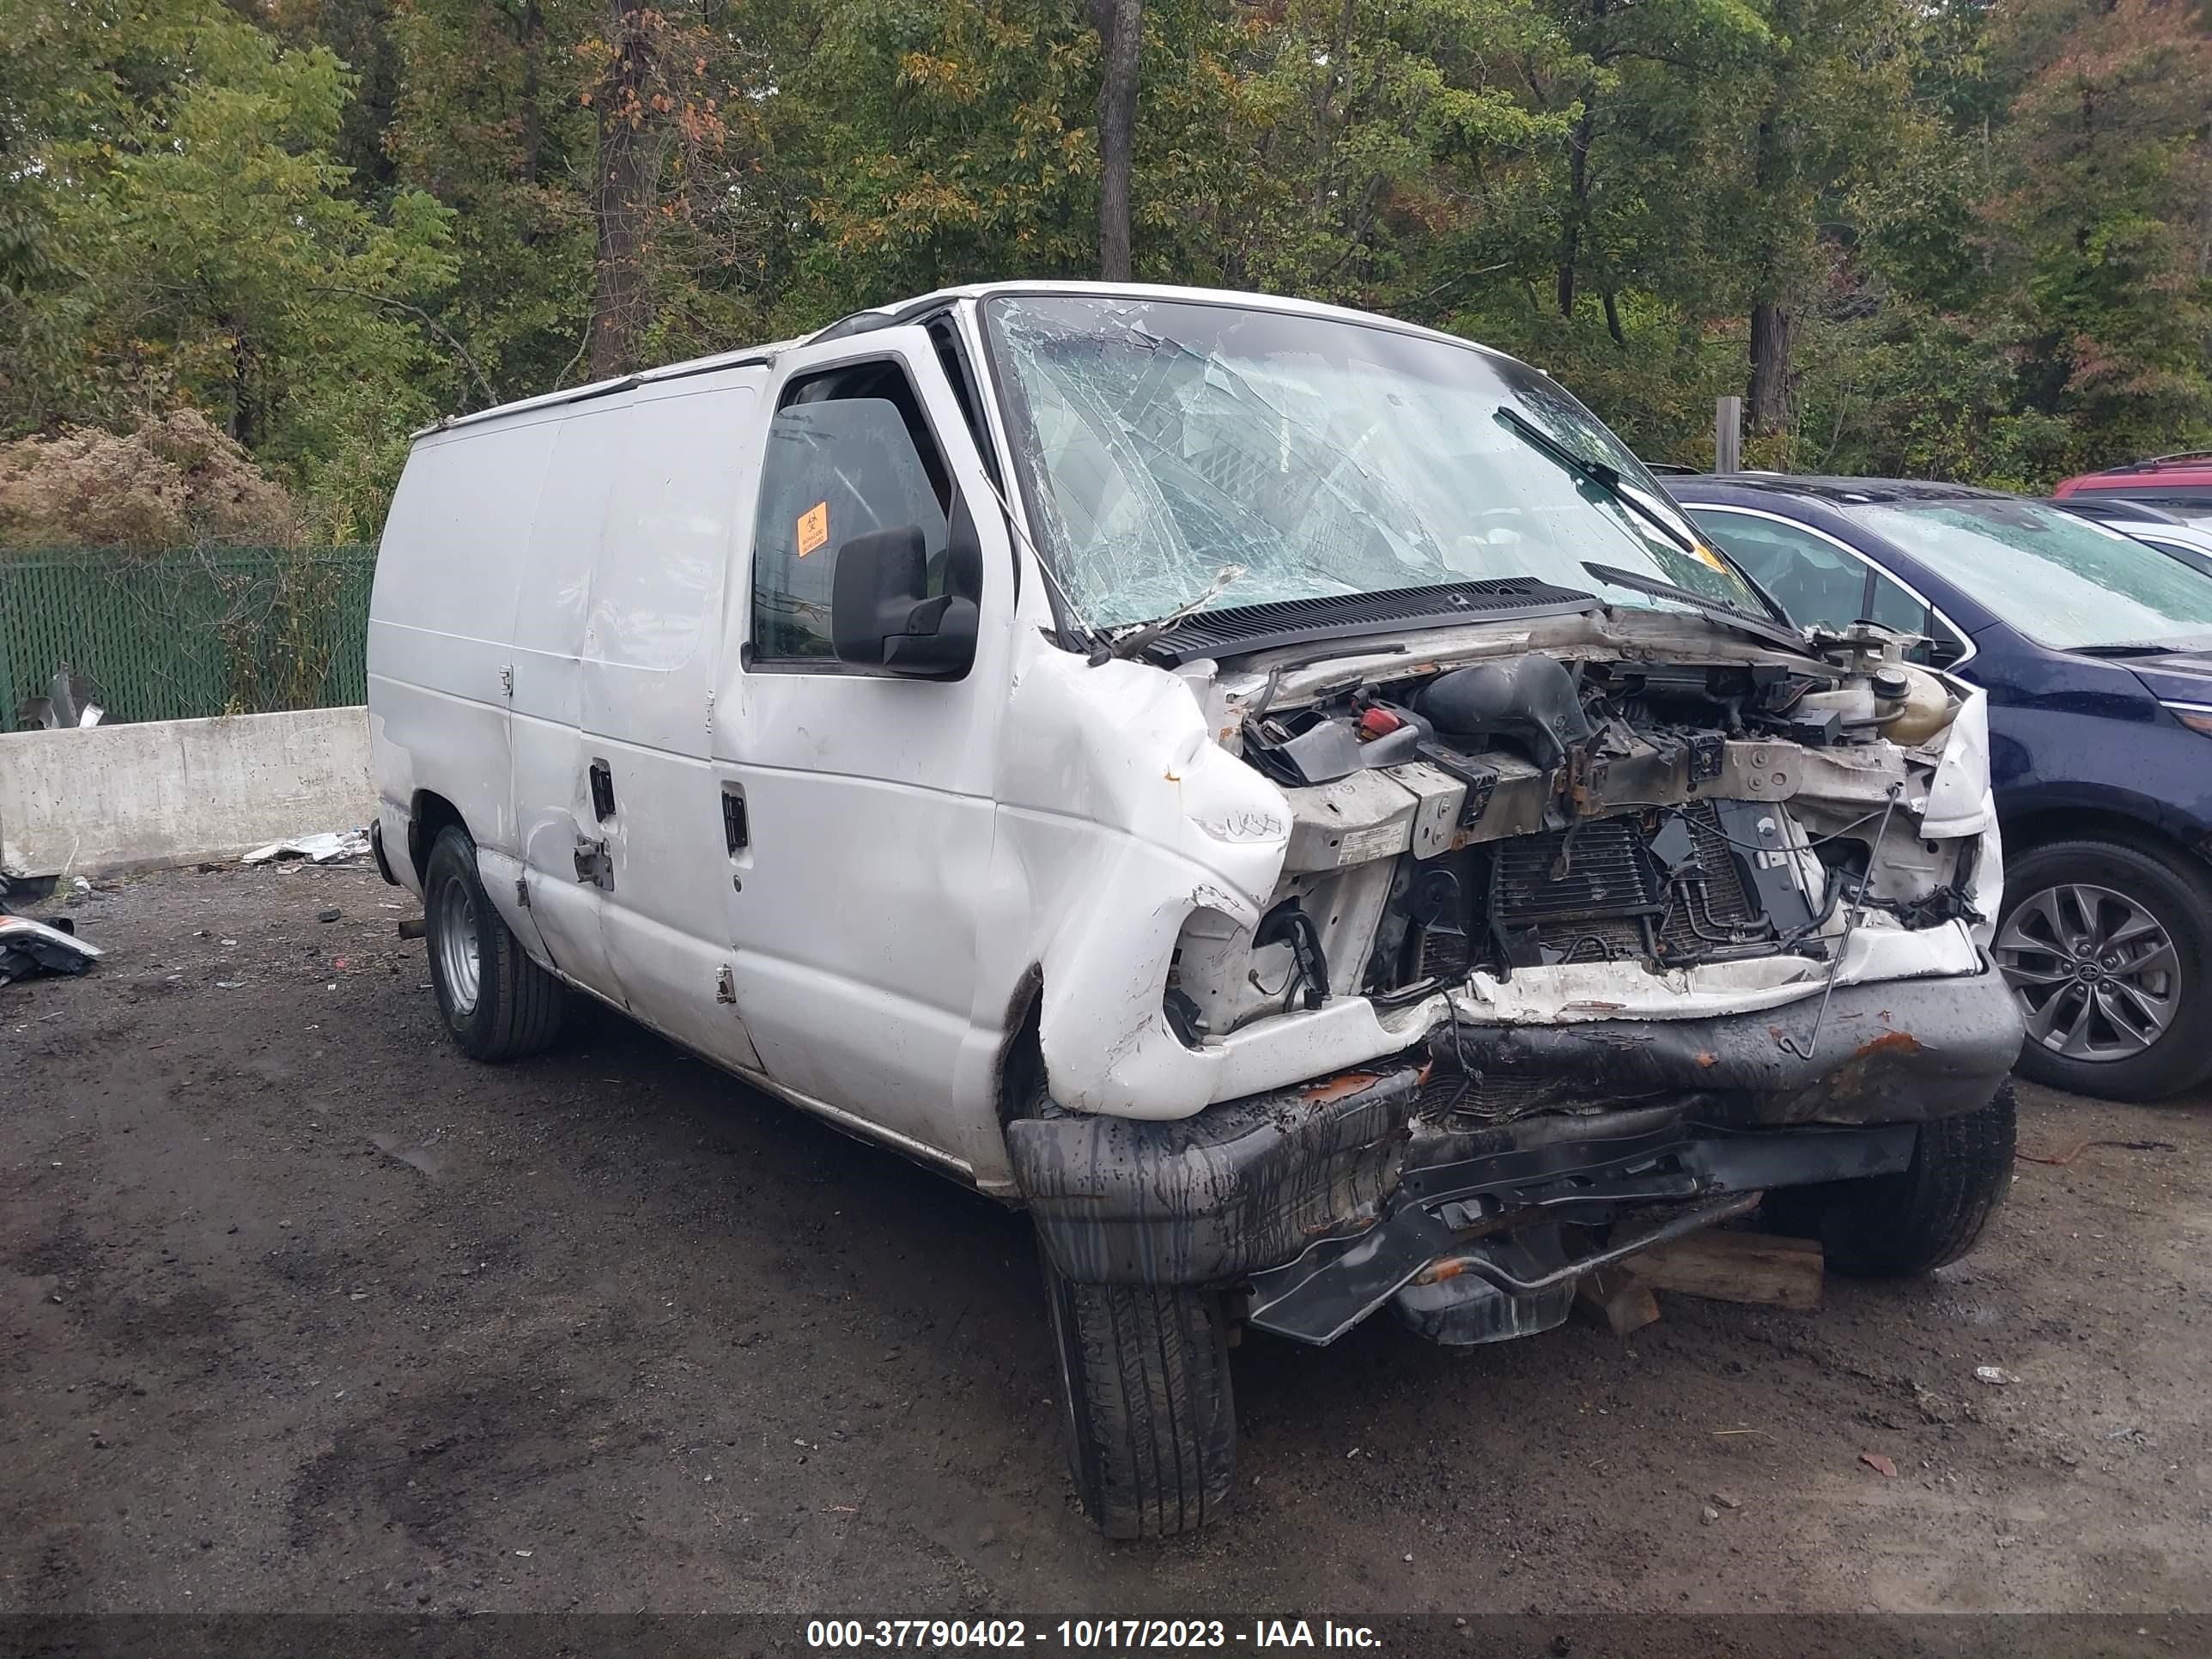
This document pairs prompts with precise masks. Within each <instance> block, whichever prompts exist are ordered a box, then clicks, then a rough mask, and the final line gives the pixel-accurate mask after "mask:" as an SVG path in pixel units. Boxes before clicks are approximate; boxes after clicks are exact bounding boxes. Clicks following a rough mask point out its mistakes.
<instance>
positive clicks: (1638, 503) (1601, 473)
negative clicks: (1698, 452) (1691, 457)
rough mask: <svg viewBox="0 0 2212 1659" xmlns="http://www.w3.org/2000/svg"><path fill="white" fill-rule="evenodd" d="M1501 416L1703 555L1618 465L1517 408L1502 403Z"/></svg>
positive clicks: (1689, 549) (1684, 547)
mask: <svg viewBox="0 0 2212 1659" xmlns="http://www.w3.org/2000/svg"><path fill="white" fill-rule="evenodd" d="M1498 419H1499V420H1501V421H1503V422H1504V423H1505V424H1506V426H1507V427H1508V428H1510V429H1511V430H1512V431H1513V432H1514V433H1515V434H1516V435H1517V436H1519V437H1521V438H1522V439H1523V440H1524V441H1527V442H1528V443H1530V444H1533V445H1534V447H1537V448H1538V449H1541V450H1542V451H1543V452H1544V453H1546V454H1547V455H1549V456H1550V457H1551V458H1552V459H1553V460H1555V461H1557V462H1558V463H1559V465H1561V466H1564V467H1565V468H1566V469H1567V471H1570V472H1572V473H1575V474H1577V475H1578V476H1579V477H1584V478H1587V479H1589V481H1590V482H1591V483H1594V484H1595V485H1596V486H1597V487H1598V488H1599V489H1602V490H1603V491H1605V493H1606V494H1607V495H1610V496H1612V497H1613V500H1614V501H1618V502H1620V504H1621V505H1622V506H1623V507H1626V508H1627V509H1628V510H1629V511H1630V512H1632V513H1634V514H1635V515H1636V516H1637V517H1638V518H1639V519H1641V520H1644V523H1646V524H1648V525H1650V526H1651V527H1652V528H1653V529H1654V530H1656V531H1657V532H1659V533H1660V534H1661V535H1662V536H1664V537H1665V538H1667V539H1668V541H1670V542H1672V543H1674V545H1675V546H1677V547H1679V548H1680V549H1681V550H1682V551H1684V552H1685V553H1686V554H1688V555H1689V556H1691V557H1692V558H1693V559H1694V558H1697V557H1699V551H1698V544H1697V543H1696V542H1694V541H1692V539H1691V538H1689V537H1687V536H1686V535H1684V534H1683V533H1682V532H1681V531H1680V529H1679V528H1677V527H1676V526H1674V525H1672V524H1669V523H1668V521H1667V515H1666V514H1665V513H1660V512H1658V511H1656V510H1655V509H1654V508H1652V507H1648V506H1646V505H1645V504H1644V501H1642V500H1641V499H1639V498H1638V496H1637V495H1636V494H1635V493H1634V492H1633V491H1632V490H1628V489H1623V488H1622V487H1621V481H1620V469H1619V468H1618V467H1613V466H1607V465H1606V464H1605V463H1604V462H1603V461H1594V460H1592V459H1590V458H1589V456H1587V455H1584V454H1582V453H1578V452H1577V451H1575V450H1572V449H1570V448H1569V447H1567V446H1566V445H1565V444H1563V443H1561V442H1560V441H1559V440H1558V439H1557V438H1554V437H1553V435H1551V434H1550V433H1548V432H1547V431H1545V430H1544V428H1542V427H1541V426H1538V425H1537V424H1536V423H1535V422H1534V421H1532V420H1530V419H1528V416H1525V415H1522V414H1520V413H1518V412H1517V411H1516V410H1511V409H1507V408H1503V407H1501V408H1500V409H1499V410H1498Z"/></svg>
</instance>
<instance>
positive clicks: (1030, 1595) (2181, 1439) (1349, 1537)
mask: <svg viewBox="0 0 2212 1659" xmlns="http://www.w3.org/2000/svg"><path fill="white" fill-rule="evenodd" d="M403 905H404V906H405V908H401V907H402V906H403ZM330 908H336V909H337V910H338V911H340V912H341V915H340V916H339V919H338V920H337V921H330V922H323V921H319V920H318V916H319V914H320V913H322V912H324V911H325V910H327V909H330ZM413 913H414V907H413V903H412V901H411V900H407V899H406V898H405V897H404V895H402V894H401V893H400V892H399V891H398V890H397V889H393V888H388V887H386V886H385V885H383V884H381V883H380V881H379V880H378V879H377V878H376V877H375V875H374V872H371V871H369V870H367V869H365V868H362V867H359V866H355V867H350V868H333V869H328V870H320V869H313V868H301V867H296V866H288V867H284V868H263V869H259V870H251V871H248V870H239V869H227V870H223V871H220V872H176V873H171V874H167V875H162V876H158V877H152V878H143V879H139V880H134V881H128V882H124V883H120V884H115V885H114V886H112V888H108V889H106V890H100V891H96V892H94V893H93V894H91V895H89V896H84V897H83V898H82V900H81V902H78V904H77V905H76V908H75V911H74V914H75V915H76V916H77V918H78V920H79V923H80V926H81V927H82V931H83V934H84V936H85V937H86V938H88V939H91V940H92V941H93V942H94V943H97V944H99V945H103V946H104V947H106V950H107V951H108V952H109V955H108V956H107V957H106V960H105V961H104V962H103V963H101V964H100V967H99V969H97V970H96V971H95V972H94V974H93V975H91V976H89V977H87V978H84V979H81V980H58V979H44V980H39V981H29V982H27V983H22V984H19V985H16V986H14V987H0V1290H4V1301H0V1610H7V1611H15V1612H23V1611H32V1612H38V1611H56V1612H59V1611H81V1610H88V1611H100V1610H120V1609H132V1610H144V1609H160V1610H170V1611H182V1610H197V1611H209V1610H217V1609H248V1610H264V1609H291V1610H324V1611H349V1612H350V1611H374V1610H385V1611H403V1612H408V1613H414V1612H416V1611H417V1610H420V1609H430V1610H435V1611H441V1612H442V1611H453V1610H518V1609H527V1610H539V1611H557V1610H562V1609H591V1610H597V1611H631V1610H641V1609H643V1610H671V1611H672V1610H715V1611H739V1612H741V1611H749V1610H777V1611H790V1610H794V1609H796V1610H803V1611H807V1612H843V1611H850V1612H854V1613H867V1614H870V1615H875V1614H879V1613H883V1612H884V1610H885V1609H886V1608H890V1607H913V1608H915V1609H917V1610H932V1611H934V1612H937V1613H940V1614H941V1613H960V1612H963V1611H969V1612H972V1611H976V1610H1000V1611H1006V1612H1019V1611H1030V1612H1042V1611H1046V1610H1055V1611H1054V1617H1060V1616H1065V1615H1066V1613H1069V1612H1070V1611H1081V1610H1085V1609H1090V1610H1094V1611H1096V1612H1099V1613H1106V1612H1112V1613H1178V1612H1180V1613H1190V1612H1194V1611H1195V1610H1197V1609H1200V1608H1204V1609H1206V1610H1208V1611H1209V1612H1211V1613H1222V1612H1226V1611H1230V1610H1232V1609H1240V1608H1254V1609H1268V1608H1278V1609H1279V1608H1292V1607H1303V1608H1310V1609H1313V1608H1318V1609H1327V1610H1330V1611H1335V1612H1342V1611H1345V1610H1352V1609H1357V1610H1364V1611H1368V1612H1374V1613H1383V1612H1398V1613H1410V1612H1437V1613H1457V1614H1476V1613H1486V1612H1510V1613H1536V1612H1545V1613H1549V1612H1554V1611H1559V1610H1568V1609H1583V1610H1590V1611H1601V1612H1603V1611H1616V1612H1636V1613H1659V1612H1699V1613H1729V1612H1751V1611H1778V1610H1819V1611H1826V1612H1836V1613H1849V1612H1853V1611H1857V1610H1863V1609H1886V1610H1907V1611H1909V1610H1920V1609H1936V1608H1942V1609H1948V1610H1972V1609H2004V1610H2046V1611H2064V1612H2074V1613H2115V1612H2124V1613H2135V1614H2156V1613H2168V1612H2179V1611H2186V1612H2189V1613H2201V1612H2203V1611H2205V1610H2207V1609H2208V1608H2212V1492H2208V1486H2207V1482H2208V1470H2212V1459H2208V1455H2207V1453H2208V1449H2212V1371H2208V1357H2209V1356H2212V1276H2209V1275H2208V1272H2207V1266H2206V1264H2207V1262H2208V1261H2212V1114H2208V1112H2207V1111H2206V1110H2205V1105H2206V1103H2205V1102H2204V1101H2203V1100H2197V1101H2183V1102H2179V1103H2172V1104H2169V1105H2165V1106H2160V1107H2157V1108H2125V1107H2113V1106H2106V1105H2100V1104H2097V1103H2089V1102H2083V1101H2078V1100H2072V1099H2067V1098H2062V1097H2053V1096H2051V1095H2048V1094H2045V1093H2042V1092H2039V1091H2035V1090H2033V1089H2028V1090H2025V1091H2023V1098H2024V1117H2023V1122H2022V1129H2021V1144H2022V1147H2023V1150H2024V1151H2027V1152H2035V1153H2040V1154H2044V1155H2046V1156H2048V1155H2054V1154H2063V1152H2066V1151H2067V1150H2069V1148H2072V1147H2073V1146H2075V1145H2076V1144H2077V1143H2079V1142H2081V1141H2082V1140H2085V1139H2092V1138H2102V1139H2116V1140H2127V1141H2155V1142H2160V1143H2164V1145H2163V1146H2162V1147H2161V1148H2159V1149H2154V1150H2127V1149H2121V1148H2113V1147H2093V1148H2091V1149H2089V1150H2087V1151H2086V1152H2082V1153H2081V1156H2080V1157H2079V1158H2078V1159H2077V1160H2076V1161H2075V1162H2073V1163H2071V1164H2065V1165H2063V1167H2062V1166H2057V1165H2052V1164H2038V1163H2031V1162H2027V1161H2023V1162H2021V1164H2018V1166H2017V1179H2016V1181H2015V1185H2014V1188H2013V1193H2012V1196H2011V1200H2010V1202H2009V1204H2008V1207H2007V1209H2006V1210H2005V1211H2004V1212H2003V1213H2002V1216H2001V1217H2000V1218H1999V1221H1998V1223H1997V1225H1996V1228H1995V1230H1994V1232H1993V1236H1992V1237H1990V1238H1989V1239H1988V1240H1987V1242H1986V1243H1984V1247H1983V1249H1981V1251H1980V1252H1979V1253H1978V1255H1974V1256H1972V1258H1970V1259H1969V1260H1968V1261H1966V1262H1964V1263H1962V1264H1960V1265H1959V1266H1957V1267H1952V1268H1949V1269H1947V1270H1945V1271H1944V1272H1943V1273H1941V1274H1939V1275H1937V1276H1936V1278H1935V1279H1932V1280H1929V1281H1927V1282H1923V1283H1920V1284H1914V1285H1883V1286H1874V1285H1857V1284H1851V1283H1849V1282H1844V1281H1832V1282H1831V1284H1830V1286H1829V1289H1828V1292H1827V1295H1826V1305H1825V1306H1824V1307H1823V1308H1822V1309H1821V1310H1820V1311H1819V1312H1817V1313H1814V1314H1802V1315H1801V1314H1787V1313H1780V1312H1775V1311H1771V1310H1759V1309H1753V1308H1746V1307H1738V1306H1732V1305H1724V1304H1717V1303H1711V1302H1701V1301H1699V1300H1695V1299H1692V1298H1690V1297H1680V1296H1674V1297H1662V1301H1663V1303H1664V1305H1665V1310H1666V1316H1665V1318H1664V1319H1663V1321H1662V1322H1661V1323H1659V1324H1657V1325H1656V1326H1652V1327H1650V1328H1648V1329H1646V1330H1644V1331H1642V1332H1639V1333H1638V1334H1635V1335H1633V1336H1632V1337H1629V1338H1627V1339H1625V1340H1624V1339H1620V1338H1616V1337H1614V1336H1612V1335H1610V1334H1607V1333H1605V1332H1603V1331H1602V1330H1600V1329H1596V1328H1590V1327H1589V1326H1586V1325H1583V1324H1581V1323H1579V1322H1577V1323H1574V1324H1571V1325H1569V1326H1568V1327H1566V1328H1563V1329H1561V1330H1559V1331H1557V1332H1554V1333H1553V1334H1547V1335H1544V1336H1541V1337H1537V1338H1534V1339H1532V1340H1526V1341H1521V1342H1515V1343H1510V1344H1506V1345H1504V1346H1496V1347H1488V1348H1480V1349H1476V1350H1474V1351H1472V1352H1468V1353H1465V1354H1459V1355H1455V1354H1451V1353H1447V1352H1441V1351H1438V1350H1436V1349H1433V1348H1430V1347H1427V1346H1424V1345H1423V1344H1421V1343H1420V1342H1419V1341H1417V1340H1414V1339H1413V1338H1412V1337H1410V1336H1409V1335H1407V1334H1405V1333H1403V1332H1402V1331H1401V1330H1400V1329H1399V1328H1397V1327H1396V1326H1395V1323H1393V1322H1391V1321H1390V1320H1389V1319H1388V1318H1378V1319H1376V1320H1373V1321H1370V1322H1369V1323H1368V1324H1367V1325H1366V1326H1364V1327H1363V1328H1360V1329H1359V1330H1358V1331H1356V1332H1354V1333H1353V1334H1352V1335H1351V1336H1350V1337H1348V1338H1346V1340H1343V1341H1342V1342H1340V1343H1339V1344H1337V1345H1336V1346H1334V1347H1333V1348H1328V1349H1322V1350H1307V1349H1303V1348H1298V1347H1295V1346H1289V1345H1286V1344H1283V1343H1279V1342H1275V1341H1272V1340H1267V1339H1265V1338H1261V1337H1258V1336H1255V1337H1254V1338H1252V1339H1251V1340H1249V1341H1247V1342H1246V1343H1245V1344H1244V1345H1243V1346H1242V1347H1241V1348H1239V1350H1238V1351H1237V1355H1236V1370H1235V1378H1236V1387H1237V1394H1238V1401H1239V1406H1240V1409H1241V1413H1242V1420H1243V1466H1242V1475H1241V1490H1240V1492H1239V1494H1238V1500H1239V1501H1238V1508H1237V1511H1236V1513H1235V1514H1234V1515H1233V1516H1231V1518H1230V1519H1229V1520H1228V1521H1227V1522H1226V1523H1225V1524H1223V1525H1221V1526H1219V1527H1218V1528H1214V1529H1212V1530H1211V1531H1209V1532H1207V1533H1206V1534H1203V1535H1201V1536H1200V1537H1197V1538H1194V1539H1189V1540H1184V1541H1176V1542H1173V1543H1170V1544H1166V1545H1160V1546H1139V1545H1109V1544H1107V1543H1104V1542H1103V1541H1100V1540H1099V1539H1098V1538H1097V1535H1096V1534H1094V1533H1093V1532H1092V1531H1091V1528H1090V1527H1089V1526H1088V1525H1087V1524H1086V1523H1085V1521H1084V1519H1083V1517H1082V1516H1081V1515H1080V1514H1079V1511H1078V1510H1077V1509H1076V1507H1075V1504H1074V1501H1073V1497H1072V1494H1071V1491H1070V1487H1069V1485H1068V1482H1067V1480H1066V1476H1065V1474H1064V1473H1063V1471H1062V1467H1061V1463H1060V1453H1059V1449H1058V1446H1057V1444H1056V1439H1055V1436H1056V1432H1057V1429H1056V1418H1055V1413H1054V1407H1053V1406H1052V1403H1051V1391H1052V1372H1051V1364H1050V1360H1049V1358H1048V1352H1047V1342H1046V1335H1045V1328H1044V1321H1043V1311H1042V1297H1041V1294H1040V1291H1039V1287H1038V1284H1037V1274H1036V1261H1035V1256H1034V1252H1033V1249H1032V1247H1031V1244H1030V1238H1029V1235H1028V1233H1027V1231H1026V1230H1025V1227H1024V1223H1023V1221H1022V1219H1021V1218H1020V1217H1019V1216H1018V1215H1015V1214H1012V1213H1010V1212H1006V1211H1003V1210H1001V1209H1000V1208H998V1207H996V1206H993V1205H992V1204H990V1203H988V1202H987V1201H985V1200H981V1199H978V1198H975V1197H974V1196H972V1195H969V1194H963V1193H962V1192H960V1191H958V1190H957V1189H956V1188H953V1187H951V1186H950V1185H949V1184H947V1183H945V1182H944V1181H943V1180H941V1179H940V1178H939V1177H938V1176H933V1175H930V1174H928V1173H927V1172H925V1171H923V1170H919V1169H916V1168H914V1167H911V1166H909V1165H908V1164H905V1163H903V1162H902V1161H901V1160H899V1159H898V1158H895V1157H892V1156H890V1155H888V1154H885V1153H882V1152H875V1151H873V1150H871V1149H868V1148H866V1147H863V1146H858V1145H856V1144H854V1142H852V1141H850V1140H848V1139H844V1138H842V1136H840V1135H838V1134H836V1133H834V1132H832V1131H830V1130H829V1129H828V1128H826V1127H823V1126H821V1125H819V1124H817V1123H816V1122H814V1121H811V1120H810V1119H807V1118H805V1117H804V1116H802V1115H799V1114H798V1113H795V1112H793V1111H791V1110H789V1109H785V1108H783V1107H781V1106H779V1105H776V1104H775V1103H770V1102H768V1101H765V1100H763V1099H762V1098H760V1097H757V1096H756V1095H754V1094H752V1093H751V1092H750V1091H748V1090H746V1089H745V1088H744V1087H743V1086H742V1085H738V1084H736V1083H734V1082H732V1081H731V1080H729V1079H726V1078H725V1077H723V1076H722V1075H720V1073H716V1072H714V1071H712V1070H710V1069H709V1068H708V1067H707V1066H702V1065H701V1064H699V1063H697V1062H696V1061H694V1060H690V1058H688V1057H686V1056H685V1055H684V1054H680V1053H678V1051H676V1050H674V1049H672V1048H670V1047H668V1046H667V1045H666V1044H665V1043H663V1042H659V1040H657V1039H655V1038H653V1037H652V1036H648V1035H646V1034H645V1033H643V1032H641V1031H640V1030H637V1029H635V1028H634V1027H632V1026H630V1025H629V1024H627V1023H626V1022H624V1021H623V1020H621V1019H619V1018H616V1017H614V1016H612V1015H611V1014H601V1013H591V1012H585V1013H583V1014H582V1015H581V1017H580V1018H577V1019H576V1020H575V1022H574V1025H573V1026H572V1028H571V1032H570V1035H569V1036H568V1037H567V1038H566V1039H565V1040H564V1042H562V1046H561V1047H560V1048H558V1049H557V1050H556V1052H555V1053H553V1054H550V1055H548V1056H546V1057H544V1058H543V1059H541V1060H533V1061H531V1062H528V1063H525V1064H522V1065H519V1066H512V1067H508V1068H506V1069H492V1068H487V1067H483V1066H476V1065H473V1064H471V1062H469V1061H468V1060H465V1059H463V1058H462V1057H461V1056H460V1054H459V1053H458V1052H457V1051H456V1050H454V1049H453V1048H452V1047H451V1046H450V1045H449V1044H448V1043H447V1041H446V1040H445V1039H444V1037H443V1036H442V1034H441V1030H440V1027H439V1025H438V1023H437V1017H436V1013H435V1009H434V1006H433V1005H432V1001H431V997H430V994H429V992H428V988H427V983H426V977H427V976H426V972H425V968H424V962H423V955H422V945H420V944H419V943H404V942H402V941H401V940H399V939H398V938H397V937H396V935H395V931H394V926H393V924H394V923H395V922H396V921H398V919H399V918H400V917H401V916H403V915H411V914H413ZM1980 1365H1997V1366H2001V1367H2002V1368H2003V1370H2005V1371H2006V1372H2008V1373H2009V1374H2010V1375H2011V1376H2012V1377H2013V1378H2014V1380H2013V1381H2011V1382H2009V1383H2002V1384H1998V1385H1990V1384H1985V1383H1980V1382H1978V1381H1977V1380H1976V1379H1975V1376H1974V1370H1975V1368H1976V1367H1977V1366H1980ZM1863 1453H1874V1454H1879V1455H1882V1456H1885V1457H1887V1458H1888V1459H1890V1460H1893V1462H1894V1465H1895V1468H1896V1474H1895V1476H1894V1478H1889V1477H1885V1476H1884V1475H1883V1474H1880V1473H1878V1472H1877V1471H1876V1470H1875V1468H1873V1467H1870V1466H1869V1463H1868V1462H1863V1461H1862V1454H1863ZM1709 1507H1710V1508H1711V1510H1713V1511H1714V1516H1713V1518H1711V1519H1707V1518H1705V1513H1704V1511H1705V1510H1707V1509H1708V1508H1709ZM1554 1650H1555V1651H1557V1650H1558V1649H1557V1648H1556V1647H1555V1649H1554Z"/></svg>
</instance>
